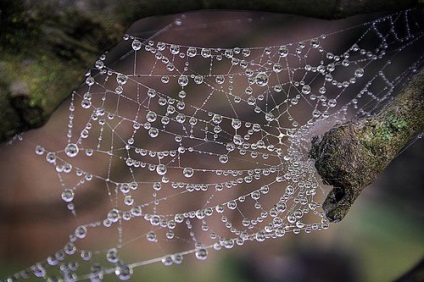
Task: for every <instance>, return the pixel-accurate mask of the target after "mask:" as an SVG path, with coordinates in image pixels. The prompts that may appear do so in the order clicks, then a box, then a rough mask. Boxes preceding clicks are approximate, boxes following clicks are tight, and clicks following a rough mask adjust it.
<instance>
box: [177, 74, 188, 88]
mask: <svg viewBox="0 0 424 282" xmlns="http://www.w3.org/2000/svg"><path fill="white" fill-rule="evenodd" d="M178 84H179V85H181V86H183V87H184V86H186V85H187V84H188V77H187V76H186V75H184V74H183V75H181V76H180V77H179V78H178Z"/></svg>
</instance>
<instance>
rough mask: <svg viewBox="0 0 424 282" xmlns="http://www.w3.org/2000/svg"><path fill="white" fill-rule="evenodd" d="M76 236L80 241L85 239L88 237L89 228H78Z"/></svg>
mask: <svg viewBox="0 0 424 282" xmlns="http://www.w3.org/2000/svg"><path fill="white" fill-rule="evenodd" d="M75 236H76V237H77V238H80V239H83V238H85V237H86V236H87V227H85V226H84V225H81V226H78V227H77V228H76V229H75Z"/></svg>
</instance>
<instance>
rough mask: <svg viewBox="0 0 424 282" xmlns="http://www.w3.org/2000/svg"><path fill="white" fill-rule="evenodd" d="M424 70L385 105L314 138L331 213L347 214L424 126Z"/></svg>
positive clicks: (338, 216) (334, 215) (332, 216)
mask: <svg viewBox="0 0 424 282" xmlns="http://www.w3.org/2000/svg"><path fill="white" fill-rule="evenodd" d="M423 98H424V70H421V71H420V72H419V73H418V74H417V75H416V76H415V77H414V78H413V79H412V80H411V81H410V82H409V83H408V84H407V85H406V87H404V88H403V89H402V91H401V93H399V95H397V96H396V97H395V98H394V99H393V100H392V101H391V102H390V103H389V104H388V105H387V106H386V107H385V108H384V109H382V111H381V112H380V113H379V114H377V115H375V116H374V117H371V118H362V119H358V120H353V121H351V122H348V123H345V124H343V125H340V126H338V127H335V128H332V129H331V130H330V131H328V132H326V133H325V134H323V135H320V136H315V137H314V138H313V139H312V148H311V150H310V156H311V158H313V159H315V167H316V169H317V171H318V173H319V174H320V176H321V177H322V180H323V181H324V183H326V184H329V185H331V186H333V189H332V190H331V192H330V193H329V194H328V195H327V198H326V199H325V201H324V203H323V209H324V211H325V214H326V216H327V218H328V219H329V220H330V221H332V222H338V221H340V220H342V219H343V218H344V217H345V215H346V214H347V212H348V211H349V209H350V207H351V206H352V204H353V203H354V201H355V200H356V198H357V197H358V196H359V194H360V193H361V191H362V190H363V189H364V188H365V187H366V186H368V185H369V184H371V183H372V182H374V181H375V180H376V179H377V177H378V175H379V174H380V173H381V172H382V171H383V170H384V169H385V168H386V167H387V166H388V165H389V163H390V162H391V161H392V160H393V159H394V158H395V157H396V156H397V155H398V154H399V152H400V151H401V150H402V148H404V147H405V145H406V144H407V143H408V142H410V141H411V140H412V139H413V138H414V137H415V136H417V135H418V134H420V133H422V132H423V131H424V99H423Z"/></svg>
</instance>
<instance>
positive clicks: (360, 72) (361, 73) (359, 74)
mask: <svg viewBox="0 0 424 282" xmlns="http://www.w3.org/2000/svg"><path fill="white" fill-rule="evenodd" d="M355 76H356V77H363V76H364V69H363V68H357V69H356V70H355Z"/></svg>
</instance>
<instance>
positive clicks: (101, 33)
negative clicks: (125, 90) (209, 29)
mask: <svg viewBox="0 0 424 282" xmlns="http://www.w3.org/2000/svg"><path fill="white" fill-rule="evenodd" d="M60 3H61V4H60ZM417 3H418V0H405V1H397V0H387V1H381V0H366V1H347V0H344V1H339V0H267V1H263V0H246V1H227V0H203V1H202V0H200V1H199V0H187V1H180V0H128V1H125V2H122V1H104V0H85V1H55V0H52V1H47V0H45V1H32V2H31V1H24V0H5V1H1V3H0V121H1V122H0V142H2V141H5V140H7V139H9V138H10V137H12V136H13V135H15V134H17V133H19V132H21V131H24V130H28V129H31V128H35V127H38V126H41V125H42V124H43V123H44V122H45V121H46V120H47V119H48V117H49V116H50V115H51V113H52V112H53V111H54V110H55V109H56V107H57V106H58V105H59V104H60V102H61V101H63V100H64V99H65V98H66V97H68V96H69V95H70V93H71V92H72V90H73V89H75V88H77V87H78V86H79V84H80V82H81V79H82V74H83V73H84V72H85V71H86V70H88V69H89V68H90V67H91V66H92V65H93V64H94V61H95V60H96V58H97V57H98V56H99V55H100V54H101V53H102V52H104V51H106V50H109V49H111V48H112V47H113V46H114V45H116V44H117V43H118V42H119V41H120V40H121V38H122V34H123V33H124V31H125V30H126V29H127V28H128V27H129V25H130V24H131V23H133V22H134V21H136V20H138V19H141V18H143V17H147V16H152V15H159V14H170V13H178V12H185V11H191V10H198V9H244V10H257V11H270V12H279V13H293V14H298V15H306V16H312V17H318V18H327V19H334V18H342V17H347V16H350V15H355V14H362V13H367V12H375V11H386V10H399V9H404V8H406V7H409V6H413V5H416V4H417ZM311 7H313V8H312V9H311Z"/></svg>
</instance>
